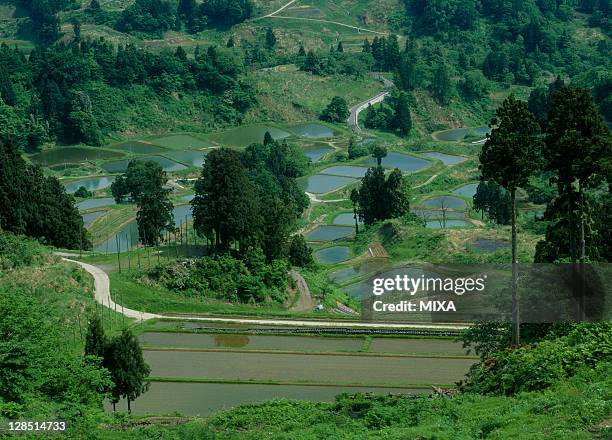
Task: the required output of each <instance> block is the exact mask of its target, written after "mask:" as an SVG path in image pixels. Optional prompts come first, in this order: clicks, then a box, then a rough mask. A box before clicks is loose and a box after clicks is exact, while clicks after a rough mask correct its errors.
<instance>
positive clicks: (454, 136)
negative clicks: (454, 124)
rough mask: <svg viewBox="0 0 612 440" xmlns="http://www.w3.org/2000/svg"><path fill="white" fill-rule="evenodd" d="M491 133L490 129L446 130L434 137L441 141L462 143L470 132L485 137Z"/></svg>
mask: <svg viewBox="0 0 612 440" xmlns="http://www.w3.org/2000/svg"><path fill="white" fill-rule="evenodd" d="M489 131H490V128H489V127H476V128H454V129H452V130H444V131H441V132H439V133H436V134H435V135H434V137H435V138H436V139H439V140H441V141H460V140H462V139H463V138H464V137H466V136H467V135H468V134H469V133H470V132H473V133H474V134H475V135H477V136H482V137H484V136H485V135H486V134H487V133H488V132H489Z"/></svg>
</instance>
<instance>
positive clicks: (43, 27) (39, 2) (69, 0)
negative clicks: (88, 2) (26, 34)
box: [18, 0, 80, 45]
mask: <svg viewBox="0 0 612 440" xmlns="http://www.w3.org/2000/svg"><path fill="white" fill-rule="evenodd" d="M18 3H19V5H20V6H21V7H23V8H24V9H25V10H26V11H27V13H28V16H29V17H30V23H29V25H30V27H31V30H32V31H33V33H34V35H35V36H36V38H37V40H38V42H39V43H41V44H44V45H48V44H51V43H53V42H54V41H56V40H57V39H58V38H59V37H60V36H61V31H60V19H59V18H58V17H57V13H58V12H61V11H66V10H70V9H77V8H79V6H80V3H79V2H77V1H74V0H19V2H18Z"/></svg>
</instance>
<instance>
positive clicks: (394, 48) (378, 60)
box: [362, 35, 401, 72]
mask: <svg viewBox="0 0 612 440" xmlns="http://www.w3.org/2000/svg"><path fill="white" fill-rule="evenodd" d="M362 51H363V52H364V53H368V54H371V55H372V58H373V59H374V66H373V67H374V68H375V69H376V70H383V71H386V72H395V71H396V70H397V69H399V66H400V61H401V56H400V47H399V42H398V40H397V36H396V35H390V36H388V37H374V39H373V40H372V43H370V40H368V39H367V38H366V39H365V40H364V41H363V46H362Z"/></svg>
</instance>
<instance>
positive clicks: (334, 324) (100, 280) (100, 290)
mask: <svg viewBox="0 0 612 440" xmlns="http://www.w3.org/2000/svg"><path fill="white" fill-rule="evenodd" d="M56 255H59V256H60V257H62V259H63V260H65V261H68V262H70V263H74V264H78V265H79V266H81V267H82V268H83V269H85V270H86V271H87V272H89V273H90V274H91V275H92V276H93V277H94V288H95V299H96V301H97V302H98V303H99V304H102V305H103V306H105V307H110V308H111V309H115V308H116V310H117V312H121V313H123V314H124V315H125V316H127V317H128V318H132V319H136V320H138V321H146V320H148V319H154V318H162V319H167V320H174V321H185V320H189V321H198V322H217V323H237V324H250V325H279V326H287V325H290V326H295V327H311V328H313V327H314V328H388V329H402V328H404V329H405V328H412V329H440V330H463V329H465V328H467V326H465V325H455V324H401V323H394V324H391V323H382V322H355V321H340V320H337V321H301V320H293V319H252V318H228V317H208V316H206V317H204V316H188V315H187V316H185V315H183V316H173V315H157V314H154V313H147V312H141V311H138V310H132V309H128V308H125V307H123V306H121V305H120V304H115V302H114V301H113V300H112V298H111V295H110V281H109V279H108V275H107V274H106V272H104V271H103V270H102V269H100V268H99V267H97V266H93V265H91V264H87V263H83V262H81V261H77V260H72V259H70V258H66V256H73V254H66V253H59V252H58V253H56Z"/></svg>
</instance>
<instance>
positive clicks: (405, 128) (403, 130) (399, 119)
mask: <svg viewBox="0 0 612 440" xmlns="http://www.w3.org/2000/svg"><path fill="white" fill-rule="evenodd" d="M394 110H395V115H394V117H393V128H394V129H396V130H399V133H400V136H408V135H409V134H410V130H412V117H411V116H410V107H409V104H408V95H407V94H406V93H404V92H400V93H399V95H398V96H397V99H396V101H395V105H394Z"/></svg>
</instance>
